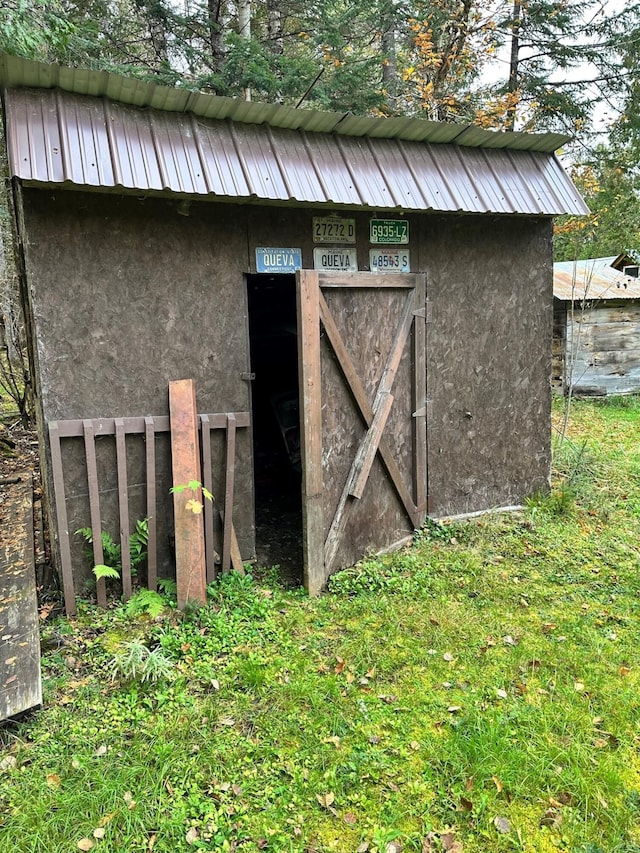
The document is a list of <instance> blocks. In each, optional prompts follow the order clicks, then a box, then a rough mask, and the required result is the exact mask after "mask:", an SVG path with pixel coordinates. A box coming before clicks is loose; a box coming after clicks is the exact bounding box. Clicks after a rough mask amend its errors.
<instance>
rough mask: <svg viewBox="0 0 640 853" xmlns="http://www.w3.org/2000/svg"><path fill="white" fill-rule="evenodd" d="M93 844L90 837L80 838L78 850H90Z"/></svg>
mask: <svg viewBox="0 0 640 853" xmlns="http://www.w3.org/2000/svg"><path fill="white" fill-rule="evenodd" d="M94 846H95V842H94V841H92V840H91V839H90V838H81V839H80V841H78V850H84V851H87V850H92V849H93V847H94Z"/></svg>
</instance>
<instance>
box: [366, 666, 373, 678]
mask: <svg viewBox="0 0 640 853" xmlns="http://www.w3.org/2000/svg"><path fill="white" fill-rule="evenodd" d="M375 674H376V668H375V666H372V667H371V669H369V670H367V672H365V674H364V675H365V678H375Z"/></svg>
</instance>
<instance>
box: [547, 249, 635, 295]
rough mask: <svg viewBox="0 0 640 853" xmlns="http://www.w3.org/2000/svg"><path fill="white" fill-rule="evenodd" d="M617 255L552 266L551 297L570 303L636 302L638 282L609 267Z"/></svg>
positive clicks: (562, 262) (564, 262)
mask: <svg viewBox="0 0 640 853" xmlns="http://www.w3.org/2000/svg"><path fill="white" fill-rule="evenodd" d="M617 257H618V256H614V257H610V258H609V257H608V258H589V259H587V260H581V261H560V262H558V263H555V264H554V265H553V295H554V296H555V297H556V299H561V300H562V301H563V302H570V301H571V300H574V301H575V300H583V299H587V300H607V299H640V279H638V278H634V277H633V276H629V275H625V274H624V273H622V272H620V271H619V270H616V269H614V268H613V267H612V266H611V262H612V261H615V260H616V258H617Z"/></svg>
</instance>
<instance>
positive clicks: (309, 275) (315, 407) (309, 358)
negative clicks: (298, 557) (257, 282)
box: [297, 270, 326, 595]
mask: <svg viewBox="0 0 640 853" xmlns="http://www.w3.org/2000/svg"><path fill="white" fill-rule="evenodd" d="M297 282H298V288H297V291H298V371H299V377H300V444H301V451H302V521H303V547H304V583H305V586H306V588H307V591H308V592H309V594H310V595H318V593H319V592H320V590H321V589H322V587H323V585H324V583H325V581H326V573H325V565H324V517H323V511H322V483H323V475H322V399H321V389H322V377H321V372H320V306H319V299H320V285H319V281H318V273H317V272H313V271H308V270H299V271H298V273H297Z"/></svg>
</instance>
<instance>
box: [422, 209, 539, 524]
mask: <svg viewBox="0 0 640 853" xmlns="http://www.w3.org/2000/svg"><path fill="white" fill-rule="evenodd" d="M422 227H423V239H422V243H421V254H420V257H421V263H422V264H423V268H424V269H425V270H426V272H427V276H428V277H427V291H428V295H429V299H430V300H431V301H432V302H433V321H432V323H431V324H430V325H429V326H428V327H427V351H428V355H427V394H428V396H429V398H430V399H431V400H432V401H433V415H432V423H431V425H430V428H429V427H428V428H427V442H428V448H429V492H430V494H431V495H432V497H433V502H434V509H433V511H434V513H435V514H436V515H443V514H457V513H464V512H473V511H476V510H482V509H488V508H490V507H496V506H507V505H511V504H518V503H521V502H522V499H523V498H524V497H525V496H526V495H529V494H531V493H532V492H535V491H536V490H539V489H542V488H545V486H546V485H547V484H548V478H549V471H550V461H551V456H550V405H551V404H550V393H551V392H550V383H549V376H550V369H551V363H550V362H551V327H552V273H551V258H552V229H551V222H550V221H549V220H534V219H524V218H521V219H516V218H512V219H504V218H497V217H482V218H481V217H457V218H448V219H445V218H437V219H435V218H434V219H428V218H425V219H424V220H423V226H422Z"/></svg>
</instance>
